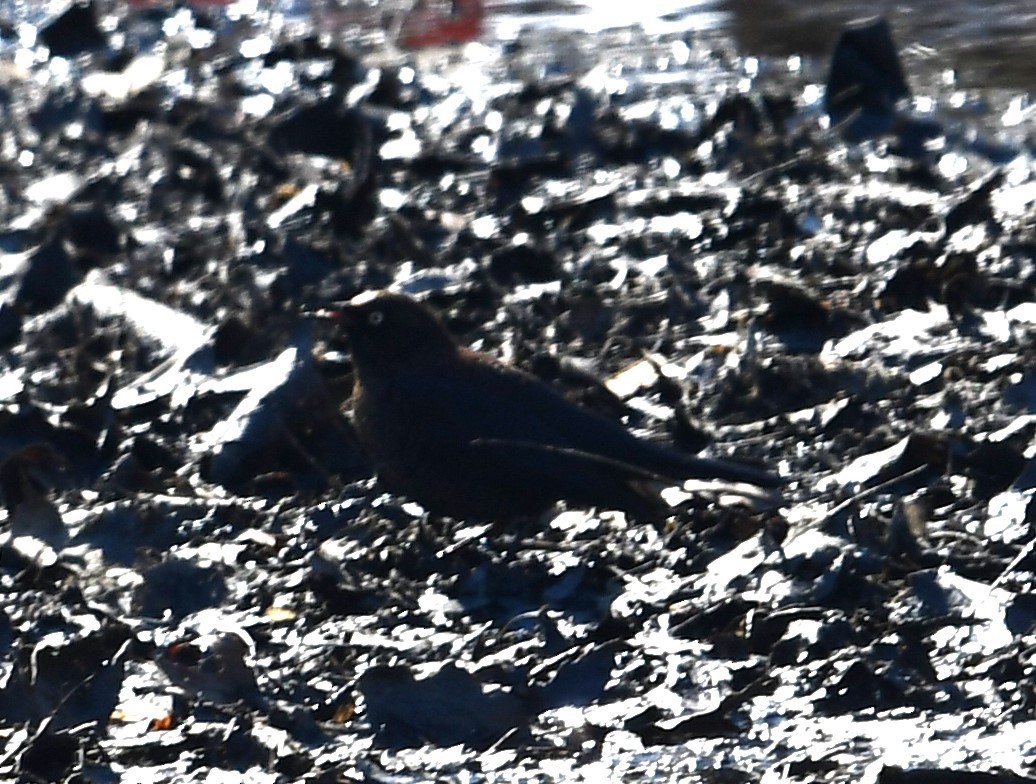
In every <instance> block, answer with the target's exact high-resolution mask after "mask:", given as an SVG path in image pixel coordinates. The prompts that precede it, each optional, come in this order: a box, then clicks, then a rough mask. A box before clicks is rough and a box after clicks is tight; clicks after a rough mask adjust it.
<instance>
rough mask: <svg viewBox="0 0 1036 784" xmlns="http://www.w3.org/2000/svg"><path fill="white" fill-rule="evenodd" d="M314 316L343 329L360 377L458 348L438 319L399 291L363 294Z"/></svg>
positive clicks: (445, 354) (453, 351)
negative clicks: (332, 322)
mask: <svg viewBox="0 0 1036 784" xmlns="http://www.w3.org/2000/svg"><path fill="white" fill-rule="evenodd" d="M315 315H317V316H318V317H320V318H325V319H330V320H331V321H334V322H335V323H336V324H338V326H339V327H340V328H341V329H342V331H343V332H344V333H345V335H346V337H347V338H348V339H349V344H350V347H351V350H352V357H353V363H354V364H355V365H356V368H357V370H358V372H359V373H360V374H361V375H362V374H364V373H371V372H377V371H379V370H383V369H385V368H391V367H395V366H397V365H400V364H409V363H412V362H415V361H427V360H434V359H440V358H447V357H451V356H453V355H454V354H456V352H457V344H456V343H455V342H454V340H453V337H452V336H451V335H450V333H449V331H447V329H446V327H445V326H444V325H443V323H442V322H441V321H440V320H439V318H438V317H437V316H436V315H435V314H434V313H432V312H431V311H430V310H429V309H428V308H426V307H425V306H424V305H422V304H421V303H420V302H418V301H416V300H414V299H411V298H410V297H407V296H405V295H403V294H394V293H391V292H387V291H374V292H366V293H364V294H360V295H359V296H356V297H354V298H353V299H351V300H349V301H348V302H341V303H336V304H334V305H332V306H331V307H330V308H328V309H326V310H322V311H319V312H318V313H316V314H315Z"/></svg>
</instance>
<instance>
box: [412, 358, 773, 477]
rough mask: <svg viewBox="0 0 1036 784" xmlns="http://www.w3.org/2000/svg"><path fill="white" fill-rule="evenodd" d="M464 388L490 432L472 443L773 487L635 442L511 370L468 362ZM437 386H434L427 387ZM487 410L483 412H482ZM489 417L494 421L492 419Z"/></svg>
mask: <svg viewBox="0 0 1036 784" xmlns="http://www.w3.org/2000/svg"><path fill="white" fill-rule="evenodd" d="M464 373H465V375H466V376H467V381H468V384H467V385H468V386H470V387H471V388H477V389H480V390H482V394H481V395H480V396H479V398H478V399H476V400H472V401H471V404H472V406H473V407H474V408H473V409H472V410H471V413H472V414H473V415H474V416H473V417H472V419H477V420H479V421H480V422H488V423H490V424H491V425H492V426H491V427H486V428H484V429H483V430H481V431H480V432H470V431H467V430H465V429H464V428H463V427H461V428H460V429H459V430H456V431H455V432H457V433H467V437H469V438H470V439H471V440H474V439H475V438H479V437H481V438H485V439H490V440H499V441H510V442H518V443H526V444H543V445H544V446H548V447H552V448H557V449H561V450H572V451H574V452H578V453H581V454H585V455H593V456H596V457H599V458H602V459H605V460H611V461H614V462H616V463H620V464H623V465H627V466H633V467H636V469H638V470H640V471H642V472H646V473H649V474H653V475H656V476H664V477H668V478H670V479H691V478H697V479H713V478H715V479H724V480H728V481H733V482H748V483H751V484H755V485H759V486H760V487H778V486H780V485H781V484H782V482H781V480H780V478H779V477H776V476H775V475H773V474H771V473H769V472H768V471H765V470H762V469H759V468H755V467H752V466H748V465H743V464H740V463H736V462H733V461H728V460H723V459H719V458H702V457H696V456H694V455H689V454H687V453H685V452H682V451H680V450H679V449H676V448H674V447H670V446H665V445H662V444H657V443H654V442H651V441H647V440H644V439H641V438H637V437H636V436H634V435H633V434H632V433H630V432H629V431H628V430H626V428H625V427H623V426H622V425H621V424H620V423H618V422H616V421H614V420H612V419H608V418H607V417H604V416H602V415H601V414H598V413H597V412H595V411H591V410H590V409H587V408H583V407H581V406H578V405H576V404H575V403H573V402H572V401H570V400H568V399H567V398H565V397H564V396H563V395H561V394H560V393H559V392H557V391H555V390H554V389H553V388H551V387H550V386H548V385H547V384H545V383H544V382H543V381H541V380H540V379H538V378H536V377H535V376H532V375H530V374H528V373H525V372H523V371H521V370H517V369H515V368H511V367H507V366H502V365H487V364H485V363H481V362H472V363H468V364H466V365H465V366H464ZM435 386H436V385H435V384H434V383H433V384H431V387H432V388H434V387H435ZM487 408H488V410H486V409H487ZM490 412H494V413H495V415H491V413H490Z"/></svg>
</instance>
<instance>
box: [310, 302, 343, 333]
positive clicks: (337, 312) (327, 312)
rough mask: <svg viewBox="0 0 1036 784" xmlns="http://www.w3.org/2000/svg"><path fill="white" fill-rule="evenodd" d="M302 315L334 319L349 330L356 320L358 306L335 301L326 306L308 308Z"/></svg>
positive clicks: (326, 319)
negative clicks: (313, 308)
mask: <svg viewBox="0 0 1036 784" xmlns="http://www.w3.org/2000/svg"><path fill="white" fill-rule="evenodd" d="M300 315H301V316H302V317H303V318H311V319H318V320H320V321H333V322H335V323H336V324H338V325H339V326H341V327H342V328H343V329H346V330H348V329H349V328H350V327H351V326H352V325H353V324H354V323H355V322H356V307H355V306H353V305H351V304H349V303H348V302H333V303H331V305H329V306H328V307H326V308H320V309H318V310H306V311H303V312H302V313H301V314H300Z"/></svg>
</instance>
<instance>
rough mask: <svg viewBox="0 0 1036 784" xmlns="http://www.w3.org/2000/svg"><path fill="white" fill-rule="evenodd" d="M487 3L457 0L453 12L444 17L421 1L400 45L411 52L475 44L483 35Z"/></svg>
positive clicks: (407, 22) (404, 27)
mask: <svg viewBox="0 0 1036 784" xmlns="http://www.w3.org/2000/svg"><path fill="white" fill-rule="evenodd" d="M485 17H486V6H485V2H484V0H454V3H453V12H452V13H451V14H449V15H443V14H441V13H439V12H438V11H436V10H434V9H431V8H428V7H427V6H426V4H425V3H423V2H420V1H419V2H418V3H416V4H415V6H414V8H413V10H411V11H410V13H409V14H407V17H406V18H405V19H404V20H403V25H402V28H401V29H400V31H399V44H400V46H404V47H406V48H408V49H420V48H421V47H424V46H443V45H446V44H462V43H467V42H468V41H474V40H475V39H476V38H478V37H479V36H480V35H481V34H482V21H483V20H484V19H485Z"/></svg>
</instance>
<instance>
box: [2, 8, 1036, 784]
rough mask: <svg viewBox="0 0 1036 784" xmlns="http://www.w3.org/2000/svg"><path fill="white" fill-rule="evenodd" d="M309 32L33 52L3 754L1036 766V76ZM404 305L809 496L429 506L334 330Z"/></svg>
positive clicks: (928, 772)
mask: <svg viewBox="0 0 1036 784" xmlns="http://www.w3.org/2000/svg"><path fill="white" fill-rule="evenodd" d="M75 13H79V12H75ZM26 24H27V23H26ZM310 32H311V31H309V30H307V29H305V28H304V27H303V28H301V29H294V30H288V29H283V30H282V29H280V28H277V27H272V28H271V27H263V28H255V27H253V26H251V25H250V24H249V23H248V21H247V20H244V19H240V20H236V21H235V20H232V19H226V18H223V17H222V16H220V15H219V14H217V13H215V12H208V11H204V12H202V11H199V12H193V11H190V10H187V9H171V8H168V7H167V8H157V9H152V10H149V11H145V12H138V13H136V14H135V15H132V16H131V15H126V14H122V13H121V12H119V13H118V14H116V15H115V16H108V15H107V12H104V13H101V14H100V15H99V16H93V15H88V16H81V15H72V16H67V15H66V16H62V17H59V18H57V19H54V20H41V21H40V22H39V26H38V27H34V28H32V29H31V30H30V29H29V28H27V27H24V26H23V27H21V28H18V29H17V30H15V31H14V32H12V33H11V35H9V36H8V37H7V38H6V39H5V42H6V44H7V45H8V47H9V48H8V50H7V59H6V60H5V61H4V64H3V65H4V68H3V80H4V81H3V90H2V91H0V105H2V107H3V112H4V120H5V122H4V124H3V128H2V132H0V142H2V144H0V171H2V173H3V178H2V185H3V189H2V194H0V195H2V199H0V247H2V248H3V255H2V256H0V283H2V289H0V339H2V342H3V354H2V358H0V371H2V372H0V449H2V456H3V458H4V462H3V464H2V465H0V491H2V493H3V501H4V504H5V505H6V507H7V510H8V512H7V519H6V521H5V522H4V523H3V524H2V537H3V540H2V542H0V597H2V605H0V607H2V609H0V716H2V717H3V721H2V722H0V747H2V749H3V751H2V753H0V776H2V777H3V778H5V779H9V780H18V781H74V782H94V781H96V782H114V781H123V782H131V781H170V782H172V781H176V782H181V781H207V780H214V779H216V778H219V779H220V780H227V781H241V782H245V781H247V782H256V781H259V782H263V781H271V782H273V781H276V782H295V781H304V782H338V781H386V782H388V781H391V782H411V781H412V782H425V781H429V780H432V779H434V780H443V781H527V780H537V781H558V782H562V781H564V782H568V781H580V780H594V781H600V780H629V781H644V780H649V781H673V782H677V781H688V780H702V781H724V782H726V781H760V782H761V781H774V780H787V781H845V780H848V779H859V780H861V781H867V782H870V781H880V782H899V781H957V780H961V781H970V780H973V779H974V780H981V781H1005V782H1006V781H1010V782H1015V781H1029V780H1032V779H1034V778H1036V771H1034V766H1036V741H1034V740H1033V739H1034V738H1036V732H1034V730H1036V716H1034V710H1036V694H1034V691H1033V678H1034V667H1036V634H1034V629H1036V601H1034V598H1033V585H1034V573H1036V557H1034V554H1033V546H1032V543H1033V542H1034V541H1036V533H1034V529H1033V519H1034V516H1033V512H1032V508H1033V504H1032V498H1033V493H1034V488H1036V471H1034V467H1033V466H1034V463H1033V455H1034V451H1036V449H1034V446H1033V444H1034V437H1036V376H1034V374H1033V362H1034V356H1033V336H1034V333H1036V245H1034V243H1033V228H1034V224H1036V220H1034V207H1033V205H1034V202H1036V187H1034V179H1036V175H1034V173H1036V169H1034V165H1033V157H1032V148H1033V144H1032V139H1033V135H1032V132H1033V123H1032V119H1031V112H1030V111H1029V110H1028V107H1029V103H1028V98H1027V97H1026V96H1024V95H1011V94H1005V93H1003V92H1000V91H997V92H995V93H986V92H984V91H981V90H979V89H977V88H964V87H962V86H960V85H958V84H954V83H947V82H946V81H943V80H942V79H941V78H939V76H938V73H933V74H927V73H922V74H919V73H915V72H912V71H911V70H910V69H909V68H907V69H906V73H905V77H906V82H908V83H909V86H910V88H911V91H912V98H911V99H909V100H908V99H904V100H900V101H898V103H897V102H896V101H894V100H893V99H894V98H895V97H897V96H899V95H900V88H899V82H898V81H897V79H895V78H892V77H888V78H886V77H882V78H879V79H878V80H877V82H876V83H875V84H871V85H869V86H865V88H864V89H863V90H862V91H861V92H860V93H859V94H860V95H861V96H862V97H863V99H865V100H862V102H861V103H859V104H854V103H853V102H852V100H851V99H844V100H843V98H844V96H843V98H839V99H838V100H834V99H833V98H832V97H830V96H828V98H827V100H826V101H825V85H824V80H825V79H826V73H824V69H823V68H822V67H820V66H819V65H817V64H809V63H806V62H797V61H790V62H789V60H788V59H787V58H781V59H780V60H768V59H765V58H764V59H758V58H755V57H743V56H742V55H741V54H740V53H739V52H738V50H736V49H733V48H730V47H729V46H724V45H720V44H718V43H714V42H708V41H704V40H701V39H700V38H699V37H697V36H696V35H693V34H690V33H688V32H687V31H686V30H675V29H671V28H668V27H665V26H663V27H662V28H660V29H657V30H654V31H645V30H644V29H611V30H606V31H598V32H595V33H594V34H592V35H591V34H589V33H586V32H582V33H580V32H574V33H573V32H572V31H557V30H553V31H544V30H542V29H539V28H537V29H530V30H528V31H527V32H526V33H523V34H522V36H521V37H519V38H518V40H517V41H515V42H511V43H493V42H487V43H483V44H474V45H470V46H467V47H462V48H458V49H452V50H440V51H434V52H429V51H426V52H421V53H419V54H417V53H401V52H399V51H398V50H394V49H393V48H391V47H386V46H385V45H384V40H383V37H382V39H381V40H379V38H378V36H377V35H372V36H370V38H369V39H362V40H361V39H356V40H353V41H352V42H351V45H349V46H345V45H343V44H342V43H341V42H334V41H331V40H328V39H326V38H321V37H319V36H316V35H311V34H309V33H310ZM874 54H875V53H874V51H872V50H867V49H865V50H863V54H859V52H858V56H850V57H848V58H847V60H848V61H849V62H857V61H863V62H865V63H872V62H875V61H878V62H884V63H886V65H887V62H886V61H884V60H883V59H882V58H881V57H876V56H875V57H872V55H874ZM843 62H844V61H843ZM908 62H909V60H908ZM883 69H884V66H883V67H882V68H881V69H878V70H880V71H883V72H884V70H883ZM865 70H869V69H865ZM852 92H853V91H850V93H852ZM845 101H848V103H846V102H845ZM828 108H830V109H831V113H830V114H829V113H828ZM385 287H391V288H394V289H397V290H401V291H405V292H408V293H410V294H412V295H413V296H417V297H420V298H421V299H423V300H424V301H425V302H426V303H427V304H428V305H429V306H430V307H432V308H433V309H435V310H436V311H437V312H438V313H440V314H441V315H442V316H443V318H444V319H445V321H446V323H447V325H448V326H449V328H450V329H451V331H452V332H453V333H454V334H455V335H456V336H457V337H458V339H459V340H461V341H462V342H463V343H464V344H466V345H471V346H474V347H476V348H478V349H480V350H483V351H486V352H488V353H491V354H493V355H495V356H498V357H501V358H504V359H506V360H507V361H510V362H513V363H515V364H518V365H520V366H522V367H525V368H527V369H530V370H531V371H532V372H535V373H536V374H537V375H539V376H540V377H542V378H543V379H545V380H546V381H548V382H550V383H552V384H554V385H556V386H557V387H558V388H559V389H562V390H564V391H565V392H566V393H567V394H569V395H570V396H572V397H573V398H575V399H578V400H580V401H581V402H582V403H583V404H585V405H587V406H590V407H593V408H595V409H596V410H598V411H600V412H602V413H604V414H606V415H608V416H612V417H615V418H617V419H619V420H621V421H622V422H624V423H625V424H626V425H627V426H628V427H630V428H633V429H635V430H636V431H637V432H639V433H642V434H645V435H647V436H649V437H653V438H657V439H659V440H663V441H666V442H669V443H673V444H676V445H678V446H680V447H681V448H683V449H686V450H688V451H698V450H705V451H706V452H707V453H709V454H713V455H720V456H726V457H731V458H736V459H739V460H742V461H746V462H750V463H752V464H755V465H761V466H767V467H769V468H771V469H772V470H774V471H777V472H779V473H780V474H781V475H782V476H783V477H784V479H785V487H784V488H783V492H782V495H781V498H780V499H779V500H772V499H764V498H755V499H752V498H746V497H745V496H744V495H743V494H738V493H732V492H729V488H717V487H715V486H705V487H702V486H692V485H688V486H686V487H683V488H674V489H672V490H671V492H670V494H669V496H668V497H669V499H670V500H671V502H672V504H673V509H672V515H671V516H670V517H669V519H667V520H666V521H664V522H661V521H659V522H645V521H639V520H634V519H628V518H626V517H625V516H623V515H621V514H618V513H614V512H609V511H608V510H579V509H564V508H560V507H559V508H558V509H557V510H556V511H555V512H554V513H551V514H548V515H546V516H544V517H543V518H542V519H536V520H526V521H521V522H520V523H515V524H511V525H504V524H502V523H501V522H500V521H481V520H463V521H457V520H449V519H437V518H433V517H429V516H428V515H426V514H424V513H423V511H422V510H421V509H420V508H419V507H417V506H416V505H414V504H413V503H410V502H408V500H407V499H404V498H399V497H396V496H393V495H391V494H389V493H387V492H385V490H384V488H382V487H381V486H380V485H379V484H378V483H377V481H376V480H375V479H374V478H373V477H372V475H371V473H372V472H371V469H370V466H369V465H368V462H367V460H366V458H365V456H364V454H363V453H362V451H361V450H360V449H359V448H358V446H357V444H356V441H355V439H354V438H353V435H352V431H351V428H350V425H349V419H348V410H349V399H348V398H349V392H348V390H349V387H350V381H351V365H350V360H349V351H348V345H347V343H345V342H344V341H342V340H341V339H340V338H339V337H338V336H336V335H334V334H333V332H331V331H330V330H328V329H326V328H324V327H322V326H321V325H319V324H315V323H314V322H313V321H311V320H309V319H307V318H304V317H303V316H301V315H300V314H301V313H302V312H303V311H305V310H310V309H312V308H314V307H317V306H319V305H321V304H324V303H326V302H329V301H332V300H335V299H342V298H347V297H350V296H352V295H354V294H356V293H358V292H361V291H365V290H369V289H373V288H385Z"/></svg>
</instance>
